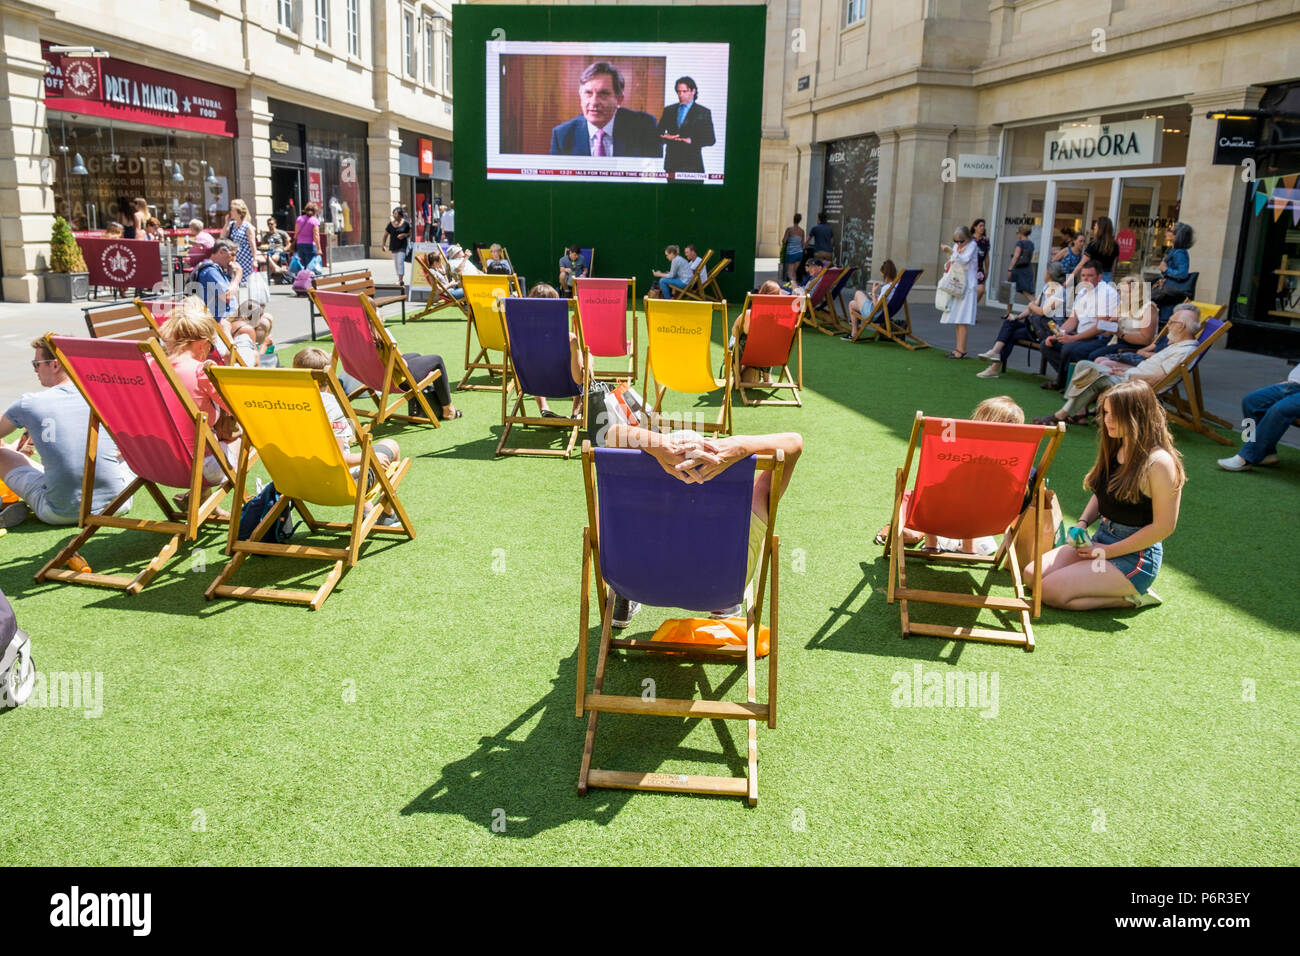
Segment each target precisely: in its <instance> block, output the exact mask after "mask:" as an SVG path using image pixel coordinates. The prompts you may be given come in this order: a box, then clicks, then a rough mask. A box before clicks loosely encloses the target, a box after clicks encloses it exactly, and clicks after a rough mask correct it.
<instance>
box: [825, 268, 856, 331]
mask: <svg viewBox="0 0 1300 956" xmlns="http://www.w3.org/2000/svg"><path fill="white" fill-rule="evenodd" d="M840 269H841V271H840V274H839V278H837V279H836V280H835V281H834V282H833V283H832V284H831V287H830V289H829V290H828V291H827V293H826V303H827V306H828V308H829V311H830V313H831V317H832V321H834V322H835V324H836V325H838V326H839V327H840V328H841V329H843V330H844V331H845V332H847V331H849V329H850V328H852V326H851V325H850V324H849V308H850V307H849V306H846V305H845V304H844V300H843V298H841V297H842V296H843V294H844V289H845V287H846V286H847V285H848V284H849V282H851V281H852V279H853V276H854V275H855V274H856V273H857V271H858V267H857V266H851V265H848V266H841V267H840Z"/></svg>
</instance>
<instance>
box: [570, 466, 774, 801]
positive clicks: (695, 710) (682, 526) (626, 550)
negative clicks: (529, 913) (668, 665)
mask: <svg viewBox="0 0 1300 956" xmlns="http://www.w3.org/2000/svg"><path fill="white" fill-rule="evenodd" d="M582 457H583V473H584V478H585V480H586V487H587V512H588V526H587V529H586V531H585V533H584V535H583V565H582V568H583V570H582V595H581V600H580V605H581V607H580V615H581V620H582V623H581V630H580V632H579V639H578V699H577V715H578V716H579V717H581V716H582V715H583V714H584V713H585V714H587V715H588V720H587V737H586V744H585V747H584V749H583V755H582V769H581V771H580V773H579V778H578V792H579V793H584V794H585V793H586V792H587V788H588V787H613V788H622V789H632V790H667V791H672V792H685V793H706V794H726V795H732V796H742V797H746V798H747V799H748V800H749V802H750V804H751V805H752V804H754V803H756V802H757V800H758V778H757V766H756V756H757V747H756V727H757V721H759V720H764V721H766V722H767V725H768V727H775V726H776V673H777V671H776V657H777V655H776V649H777V627H776V622H777V603H778V560H779V559H778V555H779V539H778V538H777V537H776V536H774V535H773V534H772V530H771V529H772V525H773V524H774V522H775V518H776V512H775V508H776V503H777V502H776V494H777V491H776V490H777V489H778V488H779V487H780V484H781V474H782V470H783V469H784V466H785V463H784V456H782V455H777V456H776V457H774V458H772V457H766V458H763V459H759V458H757V457H754V456H751V457H750V458H748V459H746V460H744V461H741V462H737V463H736V464H734V465H732V466H731V467H730V468H728V469H727V470H726V471H724V472H722V473H721V474H719V475H717V476H716V477H714V478H713V479H711V480H709V481H706V482H703V483H701V484H686V483H684V482H681V481H678V480H677V479H676V478H673V477H671V476H670V475H668V474H667V473H666V472H665V471H664V470H663V468H662V467H661V466H660V465H659V463H658V461H656V460H655V459H654V458H653V457H652V456H651V455H649V454H646V453H644V452H642V451H641V450H639V449H623V448H597V449H592V448H591V446H590V445H589V444H587V443H584V444H583V454H582ZM759 468H762V469H765V470H766V469H770V470H771V471H772V472H773V475H772V489H773V491H772V494H771V497H770V498H769V501H768V507H769V513H768V514H769V525H768V532H767V535H766V536H765V538H764V553H763V555H762V557H761V559H760V561H759V562H758V564H757V565H756V566H755V568H754V582H755V585H756V587H757V591H756V592H753V593H754V595H755V596H754V598H753V600H752V601H750V600H748V598H749V597H750V594H749V592H748V589H747V584H746V565H747V561H748V542H749V531H750V522H751V520H752V516H751V502H752V499H753V492H754V474H755V470H756V469H759ZM769 568H770V570H771V575H772V587H771V593H770V605H771V607H770V620H771V630H770V644H769V646H770V654H769V657H768V699H767V701H766V702H760V701H758V700H757V696H756V691H755V663H754V661H755V657H754V654H755V646H756V643H757V641H756V638H757V635H758V633H759V623H760V618H761V613H762V601H763V591H764V588H765V584H766V578H767V574H768V571H769ZM593 573H594V575H595V584H596V593H597V599H598V605H599V608H600V611H601V618H602V624H601V634H600V646H599V653H598V656H597V663H596V673H595V679H594V682H593V687H592V692H591V693H588V692H587V689H586V684H587V676H586V675H587V636H588V624H589V616H590V602H589V594H590V583H591V581H590V579H591V575H592V574H593ZM607 587H608V588H609V593H607V592H606V588H607ZM615 592H617V593H618V594H619V595H621V596H622V597H624V598H627V599H628V600H631V601H637V602H639V603H641V604H646V605H650V606H654V607H670V608H685V609H687V610H690V611H696V612H703V611H710V610H714V609H717V608H723V607H728V606H730V605H733V604H738V603H743V604H747V606H748V607H747V625H748V639H747V641H746V644H745V647H744V648H741V647H738V646H735V645H729V646H721V647H719V646H711V645H701V644H677V643H668V642H665V641H652V640H644V639H623V638H620V639H617V640H616V639H614V638H613V637H612V621H613V594H614V593H615ZM613 648H619V649H624V650H636V651H649V652H659V653H670V654H677V655H688V656H691V657H702V658H705V659H713V660H719V659H721V660H728V659H730V660H732V661H734V662H736V663H739V660H740V659H741V658H742V657H743V659H744V661H745V666H746V675H747V679H748V681H747V685H746V687H747V697H746V701H745V702H744V703H732V702H730V701H725V700H708V699H696V698H692V699H689V700H677V699H665V698H657V699H655V700H651V701H647V700H644V699H642V697H641V696H639V695H638V696H635V697H627V696H615V695H609V694H605V693H604V680H605V666H606V661H607V659H608V657H609V653H610V650H611V649H613ZM601 713H618V714H641V715H651V716H661V717H676V718H679V719H680V718H710V719H724V720H725V719H730V720H745V721H747V722H748V730H749V741H750V745H749V761H748V772H747V775H746V776H744V777H697V776H680V775H676V774H665V773H628V772H623V771H610V770H600V769H596V768H593V767H592V766H591V762H592V750H593V747H594V744H595V735H596V725H597V719H598V717H599V715H600V714H601Z"/></svg>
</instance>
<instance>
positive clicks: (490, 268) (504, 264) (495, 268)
mask: <svg viewBox="0 0 1300 956" xmlns="http://www.w3.org/2000/svg"><path fill="white" fill-rule="evenodd" d="M504 252H505V250H503V249H502V248H501V244H500V243H498V242H494V243H492V245H490V246H489V247H488V260H487V263H486V264H485V265H484V268H483V271H484V272H486V273H488V274H489V275H498V276H508V275H511V274H513V273H514V271H515V270H514V267H513V266H511V265H510V260H509V259H507V258H506V257H505V255H504Z"/></svg>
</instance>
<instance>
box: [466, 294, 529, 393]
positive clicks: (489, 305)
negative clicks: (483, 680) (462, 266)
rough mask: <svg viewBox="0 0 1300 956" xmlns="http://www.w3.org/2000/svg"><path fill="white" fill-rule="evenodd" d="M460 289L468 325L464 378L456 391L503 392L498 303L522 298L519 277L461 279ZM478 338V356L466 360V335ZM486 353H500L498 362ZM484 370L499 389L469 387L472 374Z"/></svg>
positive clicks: (503, 342)
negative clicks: (462, 290)
mask: <svg viewBox="0 0 1300 956" xmlns="http://www.w3.org/2000/svg"><path fill="white" fill-rule="evenodd" d="M460 284H461V288H463V289H464V290H465V301H466V302H468V303H469V315H470V317H469V322H467V323H466V324H465V377H464V378H462V379H461V380H460V384H459V385H457V386H456V388H457V390H463V391H475V392H499V391H502V390H503V389H504V388H505V381H506V360H505V354H504V353H505V350H506V329H505V325H504V323H503V321H502V307H501V300H502V299H504V298H506V297H508V296H512V295H515V296H522V295H523V294H524V293H523V290H522V289H521V288H520V286H519V277H518V276H515V275H508V276H500V275H498V276H489V275H481V276H461V277H460ZM471 330H472V332H473V334H474V335H476V336H478V345H479V350H478V355H476V356H475V357H474V359H473V360H471V359H470V354H471V352H470V334H471ZM488 352H501V353H502V357H501V361H500V362H493V361H492V358H491V356H489V355H488ZM480 370H484V371H486V372H487V373H488V376H489V380H491V379H492V378H496V377H498V376H499V377H500V379H501V384H500V385H470V384H468V383H469V378H470V376H471V375H473V374H474V373H475V372H477V371H480Z"/></svg>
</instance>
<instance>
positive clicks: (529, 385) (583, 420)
mask: <svg viewBox="0 0 1300 956" xmlns="http://www.w3.org/2000/svg"><path fill="white" fill-rule="evenodd" d="M504 305H505V328H506V350H505V363H506V387H505V388H504V389H502V391H501V426H502V428H501V440H500V441H499V442H497V451H496V453H497V454H498V455H542V456H554V457H561V458H568V457H569V455H571V454H572V453H573V445H574V443H575V442H576V441H577V440H578V430H579V429H586V427H587V403H586V402H585V401H583V402H580V407H581V411H580V412H579V414H578V415H577V416H576V417H571V416H564V417H561V418H550V417H547V416H541V415H539V416H535V417H533V416H529V415H527V414H526V413H525V412H524V398H525V396H534V397H536V396H543V397H545V398H570V399H571V398H578V397H580V396H584V395H586V394H587V389H588V387H589V386H590V384H591V357H590V356H589V355H588V356H584V361H583V381H582V383H581V384H575V383H574V381H573V378H572V376H571V374H570V370H569V358H570V353H569V300H568V299H516V298H510V299H506V300H504ZM578 348H579V351H580V352H581V351H584V350H583V349H582V339H581V338H579V339H578ZM512 388H513V389H514V392H515V397H514V406H513V407H511V406H510V391H511V389H512ZM516 425H525V426H530V427H537V428H562V429H567V430H568V432H569V439H568V441H567V442H566V443H565V446H564V447H563V448H519V447H508V446H507V445H506V442H507V441H508V440H509V438H510V431H511V429H512V428H514V427H515V426H516Z"/></svg>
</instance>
